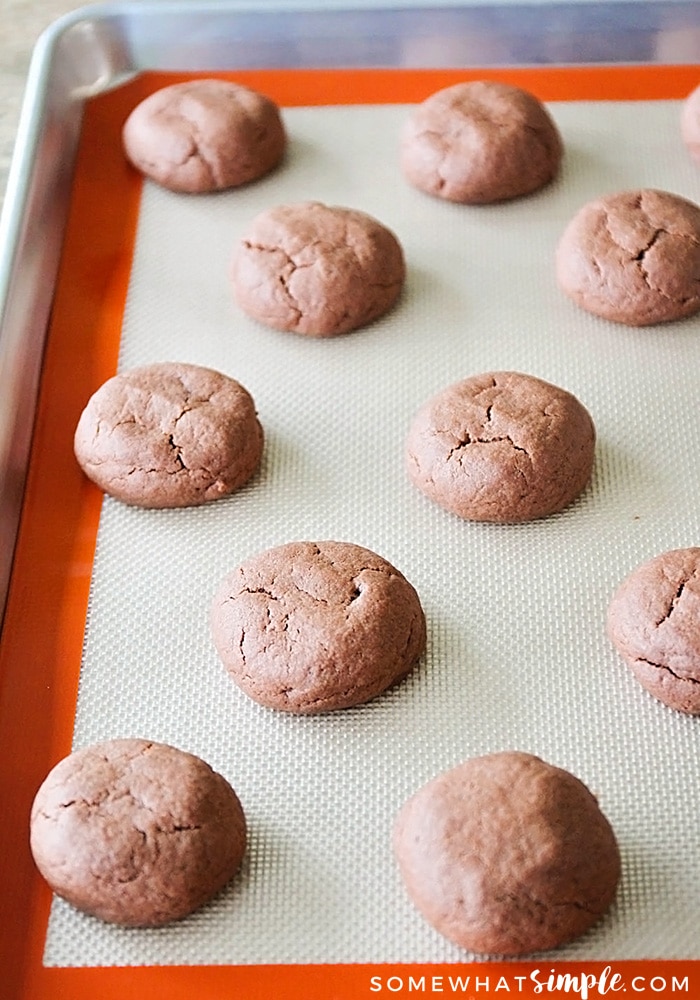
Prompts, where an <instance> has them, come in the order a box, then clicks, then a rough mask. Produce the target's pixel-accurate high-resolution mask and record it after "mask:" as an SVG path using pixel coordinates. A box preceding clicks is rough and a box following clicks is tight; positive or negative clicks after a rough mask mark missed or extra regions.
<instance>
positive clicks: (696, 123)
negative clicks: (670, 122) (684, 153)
mask: <svg viewBox="0 0 700 1000" xmlns="http://www.w3.org/2000/svg"><path fill="white" fill-rule="evenodd" d="M681 137H682V139H683V142H684V143H685V145H686V147H687V149H688V152H689V153H690V155H691V157H692V158H693V160H695V162H696V163H697V165H698V166H700V87H696V88H695V90H693V91H692V92H691V93H690V94H688V96H687V97H686V99H685V101H684V102H683V106H682V108H681Z"/></svg>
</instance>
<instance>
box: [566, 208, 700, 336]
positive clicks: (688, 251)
mask: <svg viewBox="0 0 700 1000" xmlns="http://www.w3.org/2000/svg"><path fill="white" fill-rule="evenodd" d="M556 276H557V281H558V283H559V286H560V288H561V289H562V290H563V291H564V292H565V293H566V294H567V295H568V296H569V298H571V299H573V301H574V302H575V303H576V304H577V305H579V306H580V307H581V308H582V309H586V310H587V311H588V312H591V313H594V314H595V315H596V316H602V317H603V318H604V319H608V320H612V321H613V322H615V323H625V324H627V325H628V326H648V325H650V324H652V323H666V322H669V321H670V320H677V319H682V318H683V317H684V316H691V315H692V314H693V313H696V312H697V311H698V310H700V207H699V206H698V205H696V204H694V203H693V202H691V201H687V200H686V199H685V198H681V197H679V196H678V195H675V194H669V193H668V192H667V191H654V190H652V189H642V190H637V191H622V192H619V193H618V194H612V195H608V196H607V197H604V198H597V199H596V200H595V201H591V202H589V203H588V204H587V205H584V206H583V208H581V209H580V210H579V211H578V212H577V213H576V215H575V216H574V217H573V219H572V220H571V222H570V223H569V224H568V226H567V227H566V229H565V230H564V233H563V234H562V237H561V239H560V241H559V244H558V246H557V250H556Z"/></svg>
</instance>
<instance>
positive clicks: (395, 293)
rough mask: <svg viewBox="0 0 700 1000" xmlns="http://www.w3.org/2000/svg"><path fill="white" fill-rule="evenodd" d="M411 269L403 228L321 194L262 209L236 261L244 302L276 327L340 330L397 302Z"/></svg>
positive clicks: (320, 333) (234, 273)
mask: <svg viewBox="0 0 700 1000" xmlns="http://www.w3.org/2000/svg"><path fill="white" fill-rule="evenodd" d="M405 276H406V267H405V263H404V256H403V250H402V248H401V244H400V243H399V241H398V239H397V238H396V236H395V235H394V234H393V233H392V232H391V230H389V229H387V228H386V226H384V225H382V223H381V222H379V221H378V220H377V219H375V218H373V217H372V216H370V215H367V214H366V213H364V212H359V211H355V210H354V209H350V208H343V207H340V206H329V205H324V204H322V203H321V202H317V201H305V202H297V203H294V204H288V205H277V206H275V207H274V208H271V209H269V210H267V211H265V212H262V213H261V214H259V215H258V216H256V217H255V218H254V219H253V221H252V222H251V224H250V226H249V228H248V230H247V232H246V233H245V234H244V236H243V238H242V239H241V241H240V242H239V244H238V246H237V248H236V250H235V252H234V255H233V260H232V264H231V282H232V286H233V295H234V299H235V300H236V302H237V304H238V305H239V306H240V308H241V309H242V310H243V312H245V313H247V314H248V315H249V316H251V317H252V318H253V319H255V320H257V321H258V322H260V323H263V324H265V325H266V326H270V327H273V328H274V329H276V330H288V331H292V332H294V333H301V334H306V335H307V336H310V337H334V336H337V335H338V334H342V333H348V332H349V331H350V330H355V329H357V328H358V327H361V326H366V325H367V324H368V323H371V322H372V321H373V320H376V319H378V318H379V317H380V316H383V315H384V314H385V313H387V312H388V311H389V310H390V309H391V308H392V307H393V306H394V304H395V303H396V301H397V299H398V298H399V295H400V294H401V290H402V288H403V284H404V280H405Z"/></svg>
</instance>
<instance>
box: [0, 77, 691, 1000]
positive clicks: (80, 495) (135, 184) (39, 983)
mask: <svg viewBox="0 0 700 1000" xmlns="http://www.w3.org/2000/svg"><path fill="white" fill-rule="evenodd" d="M193 75H195V74H191V73H169V74H162V73H161V74H155V73H146V74H144V75H142V76H140V77H138V78H136V79H134V80H132V81H130V82H129V83H128V84H126V85H125V86H123V87H121V88H118V89H116V90H114V91H111V92H109V93H106V94H103V95H100V96H98V97H96V98H93V99H92V100H90V101H88V103H87V105H86V107H85V113H84V120H83V126H82V130H81V139H80V145H79V149H78V158H77V164H76V171H75V180H74V185H73V192H72V197H71V204H70V213H69V220H68V226H67V232H66V239H65V244H64V250H63V255H62V260H61V266H60V270H59V276H58V279H57V285H56V292H55V299H54V308H53V313H52V318H51V323H50V328H49V334H48V340H47V346H46V350H45V358H44V364H43V371H42V381H41V387H40V394H39V403H38V408H37V414H36V425H35V430H34V438H33V447H32V455H31V460H30V465H29V475H28V484H27V489H26V496H25V500H24V506H23V511H22V520H21V525H20V533H19V539H18V545H17V552H16V557H15V562H14V567H13V574H12V579H11V584H10V591H9V596H8V603H7V612H6V617H5V626H4V631H3V635H2V644H1V645H0V734H1V736H2V761H1V763H0V772H1V773H0V780H1V785H0V790H1V799H0V801H1V802H2V808H3V810H4V817H3V821H2V823H0V887H2V894H3V907H4V909H3V915H2V918H1V919H2V927H1V930H2V936H1V939H0V982H1V983H2V990H1V992H2V995H3V997H4V998H5V1000H58V998H66V1000H97V998H99V1000H133V998H141V997H143V998H146V997H148V998H149V1000H225V998H227V997H232V996H234V995H235V996H238V997H242V998H245V1000H263V998H264V1000H268V998H269V1000H272V998H274V1000H277V998H282V997H283V998H284V1000H295V998H298V1000H350V998H356V997H366V996H370V995H372V994H374V993H377V992H384V993H385V994H386V993H398V992H409V991H410V992H413V991H416V992H458V991H459V992H462V993H463V994H467V995H474V996H475V995H477V994H479V995H483V994H484V993H485V992H488V991H489V990H493V991H494V992H496V991H497V992H498V993H499V995H503V994H504V993H506V992H508V993H511V992H513V993H518V994H519V995H520V996H524V997H530V996H536V995H540V994H541V993H542V992H551V990H549V988H548V987H547V986H546V985H545V986H544V987H541V988H540V989H537V986H536V984H535V983H534V982H531V981H529V980H528V978H527V977H528V976H529V975H530V974H531V973H532V972H533V971H534V970H536V969H537V968H541V967H542V963H539V965H538V964H537V963H498V962H497V963H479V964H478V965H452V964H450V965H420V966H419V965H386V966H383V965H378V966H369V965H311V966H308V965H296V966H288V965H279V966H184V967H183V966H173V967H168V966H166V967H140V966H139V967H128V968H111V967H110V968H85V969H83V968H77V969H75V968H70V969H66V968H45V967H44V966H42V953H43V947H44V939H45V934H46V926H47V921H48V915H49V907H50V902H51V894H50V892H49V890H48V887H47V886H46V884H45V883H44V882H43V880H42V879H41V878H40V876H39V875H38V873H37V871H36V870H35V868H34V866H33V863H32V860H31V855H30V852H29V845H28V836H27V831H28V817H29V811H30V807H31V801H32V798H33V796H34V793H35V791H36V789H37V787H38V785H39V784H40V783H41V781H42V780H43V778H44V776H45V774H46V773H47V772H48V771H49V769H50V768H51V767H52V766H53V765H54V764H55V763H56V761H57V760H59V759H60V758H61V757H63V756H65V755H66V754H67V753H68V752H69V751H70V748H71V739H72V731H73V722H74V713H75V705H76V699H77V692H78V679H79V673H80V662H81V653H82V644H83V632H84V627H85V614H86V608H87V601H88V592H89V586H90V574H91V568H92V560H93V555H94V547H95V538H96V533H97V526H98V521H99V515H100V504H101V494H100V492H99V491H98V490H97V488H95V487H93V486H92V484H90V483H89V482H87V481H86V480H85V479H84V477H83V476H82V474H81V473H80V472H79V470H78V468H77V465H76V463H75V461H74V458H73V453H72V435H73V429H74V427H75V424H76V422H77V419H78V416H79V413H80V410H81V409H82V406H83V405H84V402H85V401H86V400H87V398H88V396H89V395H90V394H91V393H92V392H93V391H94V390H95V388H96V387H97V386H98V385H99V384H100V383H101V382H102V381H104V380H105V379H106V378H108V377H109V376H110V375H112V374H113V373H114V371H115V369H116V364H117V356H118V348H119V338H120V335H121V324H122V316H123V309H124V303H125V299H126V292H127V288H128V282H129V273H130V267H131V259H132V253H133V246H134V239H135V233H136V223H137V218H138V208H139V197H140V191H141V180H140V178H139V177H138V176H137V175H136V173H135V172H134V171H133V170H131V169H130V168H129V167H128V166H127V164H126V162H125V161H124V158H123V156H122V155H121V148H120V129H121V124H122V122H123V121H124V119H125V117H126V115H127V114H128V112H129V110H130V109H131V108H132V107H133V106H134V105H135V104H136V103H137V101H139V100H141V99H142V98H143V97H144V96H146V94H148V93H150V92H152V91H153V90H155V89H157V88H158V87H161V86H163V85H165V84H166V83H172V82H175V81H177V80H180V79H186V78H191V77H192V76H193ZM197 75H203V74H197ZM207 75H212V74H207ZM216 75H218V76H221V77H228V78H232V79H235V80H237V81H239V82H241V83H246V84H248V85H249V86H252V87H254V88H256V89H259V90H261V91H263V92H265V93H267V94H269V96H270V97H272V98H273V99H274V100H276V101H277V102H278V103H279V104H280V105H283V106H284V105H287V106H293V105H297V106H298V105H318V104H324V105H330V104H362V103H372V104H381V103H397V102H401V103H411V102H415V101H419V100H422V99H423V98H425V97H427V96H428V95H429V94H430V93H432V92H433V91H435V90H437V89H439V88H440V87H444V86H447V85H449V84H451V83H455V82H457V81H459V80H465V79H474V78H482V79H483V78H495V79H500V80H503V81H506V82H511V83H514V84H519V85H521V86H524V87H526V88H528V89H529V90H531V91H532V92H533V93H536V94H537V95H538V96H539V97H540V98H541V99H542V100H576V99H579V100H583V99H587V100H606V99H608V100H634V99H638V100H640V99H680V98H683V97H685V95H686V94H688V93H689V92H690V91H691V90H692V89H693V87H694V86H695V85H696V84H697V82H698V78H700V69H699V68H698V67H694V66H616V67H590V66H586V67H566V68H559V67H557V68H554V67H544V68H520V69H508V68H504V69H500V68H499V69H491V70H468V71H466V70H461V69H454V70H451V69H450V70H395V69H386V70H384V69H368V70H260V71H244V72H239V73H235V74H232V73H220V74H216ZM604 970H605V965H604V963H599V962H596V963H570V962H569V963H560V964H559V965H556V972H557V974H562V975H567V974H568V975H570V976H581V975H586V976H588V977H590V978H589V979H588V980H587V982H588V983H589V984H590V985H589V987H588V994H589V995H590V996H593V995H602V993H610V992H618V991H619V990H620V989H621V985H620V983H621V982H622V980H612V979H611V978H610V976H611V975H612V974H613V973H605V971H604ZM551 972H552V967H551V963H546V968H545V969H542V973H541V979H542V981H546V979H547V976H549V975H550V974H551ZM613 972H614V974H617V975H620V976H621V977H623V980H624V983H625V984H627V985H628V986H629V988H630V989H631V991H632V992H634V993H638V992H642V990H641V989H640V987H641V986H642V983H643V982H644V983H646V984H647V987H648V989H647V992H652V993H659V992H661V989H660V987H661V986H662V980H664V979H665V980H666V981H667V983H668V988H669V989H671V985H672V982H673V979H674V977H675V980H676V981H677V982H679V983H680V984H681V987H682V986H683V985H684V984H688V988H687V990H686V991H685V992H686V994H687V995H689V996H695V997H698V996H700V961H697V962H696V961H692V962H691V961H663V962H629V961H627V962H618V963H615V965H614V970H613ZM449 976H452V977H453V980H454V979H455V977H457V976H461V977H462V979H463V980H464V977H466V976H471V983H470V985H469V986H467V987H466V988H465V989H464V990H461V989H460V990H455V989H454V986H453V984H452V983H450V981H449ZM601 976H602V977H603V978H602V979H601V978H599V977H601ZM373 977H374V978H373ZM392 977H393V978H392ZM411 977H412V979H411ZM433 977H435V978H433ZM519 977H520V978H519ZM635 977H643V978H636V979H635ZM693 979H695V980H696V982H697V983H698V985H697V987H696V989H692V981H693ZM487 981H488V985H487ZM575 982H576V981H575V980H570V981H569V992H572V990H573V988H574V985H575ZM580 993H581V987H580V983H579V990H578V994H579V995H580Z"/></svg>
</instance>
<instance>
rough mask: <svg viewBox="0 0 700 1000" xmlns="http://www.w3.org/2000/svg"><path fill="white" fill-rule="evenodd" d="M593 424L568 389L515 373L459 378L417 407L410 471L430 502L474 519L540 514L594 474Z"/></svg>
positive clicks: (509, 519) (503, 520)
mask: <svg viewBox="0 0 700 1000" xmlns="http://www.w3.org/2000/svg"><path fill="white" fill-rule="evenodd" d="M594 451H595V428H594V425H593V421H592V420H591V417H590V415H589V413H588V411H587V410H586V409H585V408H584V407H583V406H582V404H581V403H580V402H579V401H578V400H577V399H576V397H575V396H572V395H571V393H569V392H567V391H566V390H565V389H560V388H558V387H557V386H555V385H552V384H550V383H549V382H545V381H543V380H542V379H539V378H535V377H534V376H532V375H523V374H520V373H519V372H489V373H487V374H484V375H475V376H472V377H471V378H467V379H464V380H463V381H462V382H457V383H456V384H455V385H452V386H449V388H447V389H445V390H443V391H442V392H441V393H439V394H438V395H437V396H435V397H434V398H433V399H431V400H429V401H428V402H427V403H426V404H425V405H424V406H423V407H422V408H421V409H420V410H419V411H418V413H417V415H416V416H415V418H414V420H413V423H412V425H411V428H410V432H409V435H408V439H407V444H406V464H407V470H408V475H409V477H410V479H411V481H412V482H413V483H414V485H415V486H417V487H418V489H419V490H421V491H422V492H423V493H425V495H426V496H428V497H430V499H431V500H434V501H435V503H437V504H439V505H440V506H441V507H444V508H445V509H446V510H449V511H451V512H452V513H454V514H457V515H458V516H459V517H463V518H466V519H467V520H472V521H496V522H501V523H509V522H518V521H529V520H531V519H533V518H537V517H545V516H546V515H547V514H553V513H555V512H556V511H560V510H562V509H563V508H564V507H566V506H568V504H570V503H571V502H572V501H573V500H574V499H575V498H576V497H577V496H578V495H579V494H580V493H581V491H582V490H583V489H584V487H585V486H586V484H587V483H588V481H589V480H590V478H591V473H592V469H593V458H594Z"/></svg>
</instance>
